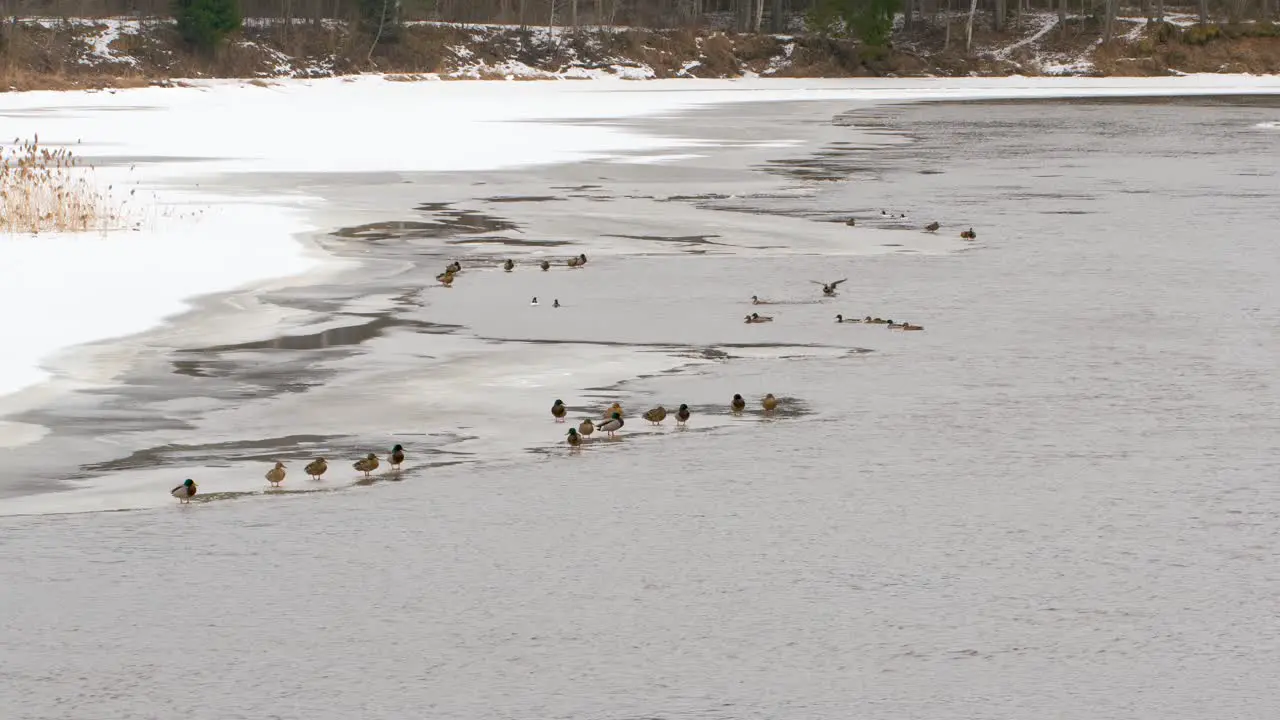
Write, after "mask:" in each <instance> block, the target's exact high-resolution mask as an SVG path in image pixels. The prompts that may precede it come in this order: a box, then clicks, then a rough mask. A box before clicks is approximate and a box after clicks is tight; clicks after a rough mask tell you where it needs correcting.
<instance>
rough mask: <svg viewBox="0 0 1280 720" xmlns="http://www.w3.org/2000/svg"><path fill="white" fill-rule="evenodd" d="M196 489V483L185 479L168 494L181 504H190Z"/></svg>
mask: <svg viewBox="0 0 1280 720" xmlns="http://www.w3.org/2000/svg"><path fill="white" fill-rule="evenodd" d="M197 489H198V488H197V487H196V481H195V480H192V479H191V478H187V479H186V480H183V481H182V484H181V485H179V486H178V487H176V488H174V489H172V490H170V491H169V494H170V495H172V496H174V497H176V498H178V500H179V501H181V502H184V503H189V502H191V498H193V497H195V494H196V490H197Z"/></svg>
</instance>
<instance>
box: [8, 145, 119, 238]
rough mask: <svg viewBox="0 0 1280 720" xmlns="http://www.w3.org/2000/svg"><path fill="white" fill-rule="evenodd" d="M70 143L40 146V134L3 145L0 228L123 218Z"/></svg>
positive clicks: (64, 228)
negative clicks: (55, 147) (114, 208)
mask: <svg viewBox="0 0 1280 720" xmlns="http://www.w3.org/2000/svg"><path fill="white" fill-rule="evenodd" d="M91 170H92V167H90V168H88V169H87V170H86V169H85V168H82V167H81V166H80V162H79V160H77V159H76V157H75V155H74V154H73V153H72V152H71V151H70V150H68V149H66V148H57V149H52V150H51V149H49V148H47V147H41V146H40V138H39V136H36V137H35V138H33V139H31V140H19V139H14V141H13V146H12V147H0V231H5V232H11V233H33V234H35V233H41V232H78V231H85V230H102V229H106V228H108V227H110V226H112V225H114V224H116V222H117V221H119V219H120V218H119V213H117V212H116V211H115V210H113V209H112V204H111V199H110V196H109V195H108V194H107V193H104V192H102V191H101V190H99V189H98V188H97V186H96V185H95V184H94V182H93V179H92V177H91V175H90V174H89V172H88V171H91Z"/></svg>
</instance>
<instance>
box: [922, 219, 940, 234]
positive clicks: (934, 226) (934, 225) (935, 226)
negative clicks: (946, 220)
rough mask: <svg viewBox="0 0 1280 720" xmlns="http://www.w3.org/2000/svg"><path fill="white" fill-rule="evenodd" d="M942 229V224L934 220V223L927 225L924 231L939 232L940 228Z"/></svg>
mask: <svg viewBox="0 0 1280 720" xmlns="http://www.w3.org/2000/svg"><path fill="white" fill-rule="evenodd" d="M940 227H942V224H941V223H939V222H938V221H937V220H934V221H933V222H931V223H929V224H928V225H925V226H924V229H925V230H928V231H929V232H937V231H938V228H940Z"/></svg>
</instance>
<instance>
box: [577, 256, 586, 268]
mask: <svg viewBox="0 0 1280 720" xmlns="http://www.w3.org/2000/svg"><path fill="white" fill-rule="evenodd" d="M586 264H587V254H586V253H582V254H581V255H579V256H578V265H579V266H582V265H586Z"/></svg>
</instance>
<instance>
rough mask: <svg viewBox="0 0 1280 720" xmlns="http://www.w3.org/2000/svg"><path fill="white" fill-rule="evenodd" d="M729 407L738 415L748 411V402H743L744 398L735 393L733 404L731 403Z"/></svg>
mask: <svg viewBox="0 0 1280 720" xmlns="http://www.w3.org/2000/svg"><path fill="white" fill-rule="evenodd" d="M729 407H731V408H733V411H734V412H736V413H738V412H742V411H743V410H746V409H747V401H746V400H743V399H742V396H741V395H739V394H738V393H734V394H733V402H731V403H729Z"/></svg>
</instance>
